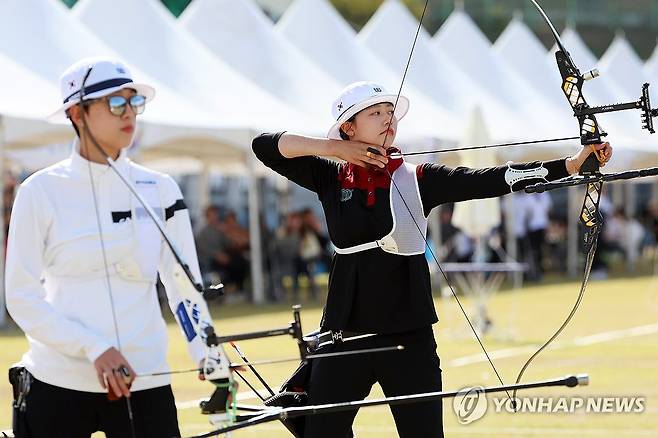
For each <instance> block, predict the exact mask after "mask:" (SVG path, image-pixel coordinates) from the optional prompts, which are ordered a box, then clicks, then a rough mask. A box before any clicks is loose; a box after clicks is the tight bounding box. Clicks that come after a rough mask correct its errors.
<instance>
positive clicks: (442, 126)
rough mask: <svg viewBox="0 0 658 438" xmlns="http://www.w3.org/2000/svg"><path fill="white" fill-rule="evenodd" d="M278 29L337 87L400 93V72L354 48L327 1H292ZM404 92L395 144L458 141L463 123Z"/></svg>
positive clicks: (344, 25)
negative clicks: (378, 87)
mask: <svg viewBox="0 0 658 438" xmlns="http://www.w3.org/2000/svg"><path fill="white" fill-rule="evenodd" d="M276 30H277V32H278V33H279V34H281V35H283V36H285V37H286V38H287V40H288V41H289V42H290V43H292V44H293V45H295V46H296V47H297V48H299V49H300V50H301V51H302V52H303V53H304V54H305V55H306V56H307V57H308V58H309V59H311V60H312V61H313V62H314V63H315V64H317V65H318V66H319V67H320V68H322V69H323V70H324V71H325V72H327V73H329V74H330V75H332V77H334V78H335V79H336V80H337V81H339V82H340V83H341V85H347V84H349V83H351V82H356V81H364V80H368V81H374V82H377V83H380V84H382V85H383V86H384V87H386V88H387V89H388V90H389V91H391V92H397V91H398V90H399V87H400V82H401V80H402V71H399V72H397V71H395V72H393V71H391V70H390V69H389V68H388V67H387V66H386V65H384V64H383V63H382V62H381V61H380V60H379V59H378V58H377V57H376V56H375V55H374V54H373V53H372V52H371V51H370V50H369V49H368V48H366V47H365V46H364V45H362V44H357V42H356V32H355V31H354V29H352V28H351V27H350V25H349V24H347V22H346V21H345V20H344V19H343V17H341V16H340V14H339V13H338V11H336V9H334V7H333V6H332V5H331V4H330V3H329V1H328V0H296V1H295V2H294V3H293V4H292V5H291V6H290V7H289V8H288V9H287V10H286V12H285V14H284V15H283V16H282V17H281V20H279V22H278V23H277V25H276ZM402 93H403V94H404V95H406V96H407V97H409V99H410V100H411V106H410V108H409V113H408V114H407V116H406V118H405V120H404V122H403V124H402V125H400V133H399V135H398V137H397V139H398V141H400V142H402V143H405V144H408V145H409V146H411V145H412V144H413V148H414V149H418V148H420V147H423V143H424V142H423V141H422V138H426V139H427V138H430V137H431V138H434V139H438V140H453V141H454V140H455V139H456V138H457V137H456V136H457V135H458V131H459V126H460V124H461V122H460V121H459V119H457V118H456V117H454V116H453V115H452V114H451V113H450V112H449V111H448V110H447V109H443V108H442V107H440V106H437V105H435V104H433V103H431V102H430V101H429V100H428V99H427V98H425V96H424V95H423V93H421V92H419V91H418V90H417V89H415V88H414V87H413V86H412V85H411V84H410V83H408V82H407V83H406V84H405V86H404V89H403V90H402ZM419 139H421V142H420V143H418V140H419ZM428 146H429V144H426V145H425V147H428Z"/></svg>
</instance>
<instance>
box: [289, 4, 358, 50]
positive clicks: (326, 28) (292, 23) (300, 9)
mask: <svg viewBox="0 0 658 438" xmlns="http://www.w3.org/2000/svg"><path fill="white" fill-rule="evenodd" d="M320 17H321V18H322V20H319V19H318V18H320ZM304 24H305V25H304ZM276 28H277V30H278V31H279V32H282V33H283V34H285V35H286V36H287V37H288V38H289V39H290V40H291V41H292V42H293V44H302V43H305V44H306V45H309V46H312V45H313V44H315V43H319V44H322V43H323V41H324V40H325V39H326V38H325V37H324V35H327V33H330V34H332V35H334V36H335V37H336V38H338V39H346V38H354V37H355V36H356V32H355V31H354V29H352V26H350V25H349V24H348V23H347V21H345V19H344V18H343V17H342V16H341V15H340V14H339V13H338V11H337V10H336V9H335V8H334V6H333V5H332V4H331V3H330V2H329V0H294V1H293V3H292V4H291V5H290V6H289V7H288V9H286V11H285V12H284V14H283V15H282V16H281V19H280V20H279V21H278V23H277V24H276ZM296 29H299V31H306V30H310V31H311V32H312V31H316V32H317V33H318V35H319V36H320V38H319V39H318V41H313V40H309V41H302V40H303V38H299V40H298V39H297V38H296V35H297V32H296ZM302 33H303V34H305V35H306V34H307V33H306V32H302ZM309 33H310V32H309ZM318 50H319V51H321V50H322V46H320V47H318Z"/></svg>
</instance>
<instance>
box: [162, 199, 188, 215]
mask: <svg viewBox="0 0 658 438" xmlns="http://www.w3.org/2000/svg"><path fill="white" fill-rule="evenodd" d="M186 209H187V205H185V201H183V200H182V199H178V200H176V202H174V203H173V204H172V205H171V206H169V207H167V208H165V220H169V219H170V218H172V217H174V214H175V213H176V212H177V211H178V210H186Z"/></svg>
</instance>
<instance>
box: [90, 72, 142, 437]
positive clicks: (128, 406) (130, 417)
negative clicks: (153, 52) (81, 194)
mask: <svg viewBox="0 0 658 438" xmlns="http://www.w3.org/2000/svg"><path fill="white" fill-rule="evenodd" d="M92 68H93V67H90V68H89V70H87V73H86V74H85V77H84V79H83V81H82V85H81V86H80V117H81V119H82V124H83V133H84V134H86V135H87V137H89V139H90V141H91V142H92V143H93V144H94V146H96V147H97V148H98V149H100V151H101V152H102V153H104V152H105V151H104V150H103V149H102V148H101V146H100V145H99V144H98V142H97V141H96V138H95V137H94V136H93V134H92V133H91V129H90V128H89V124H88V123H87V118H86V115H85V111H86V109H85V104H86V102H87V101H86V100H85V97H86V92H85V86H86V83H87V79H89V75H90V74H91V70H92ZM81 146H82V143H81ZM81 150H82V147H81ZM85 150H86V151H87V153H89V145H87V144H86V143H85ZM105 155H107V154H105ZM87 169H88V172H89V180H90V182H91V184H90V186H91V193H92V198H93V201H94V212H95V214H96V224H97V225H98V235H99V240H100V244H101V253H102V256H103V268H104V271H105V280H106V285H107V293H108V297H109V300H110V310H111V313H112V322H113V324H114V336H115V338H116V343H117V350H118V351H119V353H121V337H120V335H119V324H118V322H117V316H116V307H115V305H114V294H113V292H112V281H111V280H110V270H109V267H108V263H107V252H106V249H105V239H104V237H103V225H102V220H101V215H100V210H99V208H98V199H97V197H96V184H95V182H94V174H93V171H92V168H91V160H90V159H89V157H88V158H87ZM121 354H122V355H123V353H121ZM113 372H114V370H113ZM124 398H125V399H126V409H127V411H128V420H129V423H130V432H131V436H132V438H137V432H136V430H135V420H134V416H133V409H132V403H131V402H130V397H124Z"/></svg>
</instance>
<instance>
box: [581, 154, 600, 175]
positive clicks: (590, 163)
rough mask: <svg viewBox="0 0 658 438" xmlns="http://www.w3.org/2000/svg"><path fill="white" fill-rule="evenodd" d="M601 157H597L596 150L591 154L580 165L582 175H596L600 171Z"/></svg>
mask: <svg viewBox="0 0 658 438" xmlns="http://www.w3.org/2000/svg"><path fill="white" fill-rule="evenodd" d="M599 168H600V166H599V159H598V158H597V157H596V152H592V153H591V154H589V156H588V157H587V159H586V160H585V162H584V163H583V165H582V166H580V174H581V175H594V174H597V173H599Z"/></svg>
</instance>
